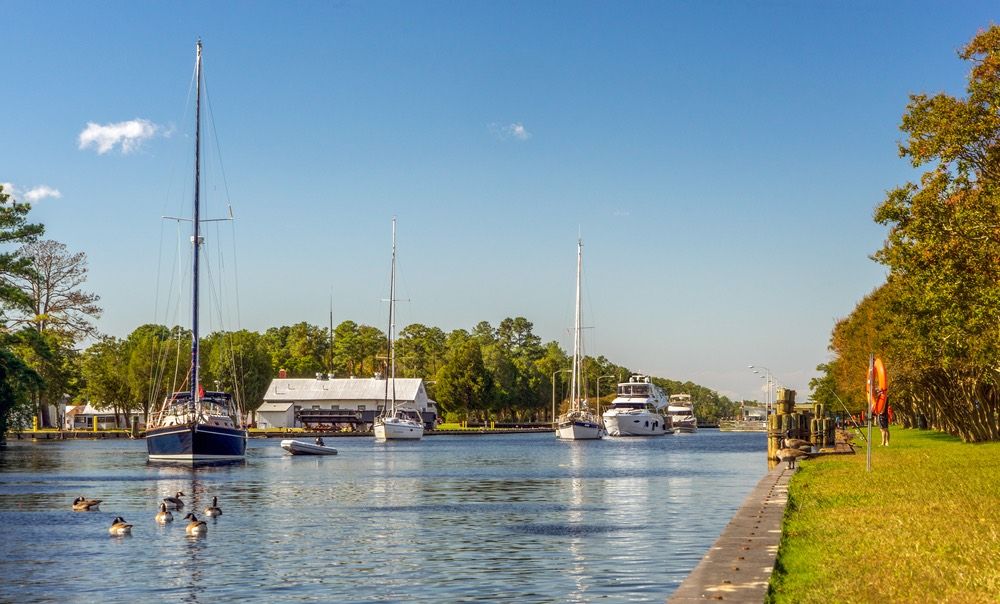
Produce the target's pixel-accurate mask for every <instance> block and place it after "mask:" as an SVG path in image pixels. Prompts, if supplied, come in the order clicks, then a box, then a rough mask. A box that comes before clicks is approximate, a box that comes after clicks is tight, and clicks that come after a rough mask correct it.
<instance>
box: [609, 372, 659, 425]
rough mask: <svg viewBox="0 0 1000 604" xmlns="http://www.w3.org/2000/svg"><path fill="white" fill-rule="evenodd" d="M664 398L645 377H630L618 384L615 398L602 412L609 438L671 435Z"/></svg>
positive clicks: (655, 386)
mask: <svg viewBox="0 0 1000 604" xmlns="http://www.w3.org/2000/svg"><path fill="white" fill-rule="evenodd" d="M666 408H667V395H666V394H665V393H664V392H663V390H661V389H660V388H659V387H658V386H657V385H656V384H653V383H652V382H651V381H650V380H649V376H645V375H633V376H632V377H630V378H629V380H628V381H627V382H622V383H620V384H618V396H617V397H615V400H613V401H611V407H610V408H609V409H608V410H607V411H605V412H604V416H603V417H604V428H605V429H606V430H607V431H608V435H609V436H663V435H664V434H673V432H674V431H673V427H672V423H671V421H670V415H669V414H667V413H666Z"/></svg>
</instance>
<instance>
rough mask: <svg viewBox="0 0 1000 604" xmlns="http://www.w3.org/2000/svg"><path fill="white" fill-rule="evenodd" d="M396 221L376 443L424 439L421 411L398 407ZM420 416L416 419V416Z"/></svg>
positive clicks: (376, 421) (393, 230) (394, 225)
mask: <svg viewBox="0 0 1000 604" xmlns="http://www.w3.org/2000/svg"><path fill="white" fill-rule="evenodd" d="M395 336H396V219H395V218H393V219H392V271H391V277H390V280H389V336H388V348H389V376H388V379H387V380H386V382H385V402H384V404H383V406H382V413H380V414H379V416H378V417H376V418H375V423H374V425H373V427H372V430H373V431H374V432H375V440H420V439H421V438H423V436H424V424H423V422H422V421H421V418H420V412H419V411H417V410H416V409H414V410H412V411H409V410H405V409H403V408H402V407H396V351H395V346H394V340H395ZM414 416H416V417H414Z"/></svg>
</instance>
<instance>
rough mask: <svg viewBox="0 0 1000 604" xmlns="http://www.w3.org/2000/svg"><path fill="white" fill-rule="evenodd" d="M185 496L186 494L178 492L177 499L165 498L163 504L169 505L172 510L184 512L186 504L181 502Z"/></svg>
mask: <svg viewBox="0 0 1000 604" xmlns="http://www.w3.org/2000/svg"><path fill="white" fill-rule="evenodd" d="M183 496H184V493H182V492H180V491H177V496H176V497H164V498H163V503H165V504H167V507H168V508H170V509H172V510H182V509H184V502H183V501H181V497H183Z"/></svg>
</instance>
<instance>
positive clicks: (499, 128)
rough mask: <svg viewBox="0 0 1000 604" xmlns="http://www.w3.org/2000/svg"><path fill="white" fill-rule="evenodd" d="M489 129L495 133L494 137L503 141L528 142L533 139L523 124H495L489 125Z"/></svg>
mask: <svg viewBox="0 0 1000 604" xmlns="http://www.w3.org/2000/svg"><path fill="white" fill-rule="evenodd" d="M487 128H489V130H490V132H492V133H493V136H495V137H497V138H498V139H500V140H502V141H503V140H508V139H512V138H513V139H517V140H519V141H526V140H528V139H529V138H531V133H530V132H528V129H527V128H525V127H524V124H522V123H521V122H514V123H513V124H498V123H496V122H494V123H492V124H489V125H488V126H487Z"/></svg>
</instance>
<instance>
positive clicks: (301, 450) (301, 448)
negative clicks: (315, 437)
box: [281, 439, 337, 455]
mask: <svg viewBox="0 0 1000 604" xmlns="http://www.w3.org/2000/svg"><path fill="white" fill-rule="evenodd" d="M281 448H282V449H284V450H285V451H288V452H289V453H291V454H292V455H336V454H337V450H336V449H334V448H333V447H327V446H325V445H317V444H315V443H305V442H302V441H300V440H291V439H286V440H283V441H281Z"/></svg>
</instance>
